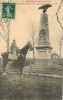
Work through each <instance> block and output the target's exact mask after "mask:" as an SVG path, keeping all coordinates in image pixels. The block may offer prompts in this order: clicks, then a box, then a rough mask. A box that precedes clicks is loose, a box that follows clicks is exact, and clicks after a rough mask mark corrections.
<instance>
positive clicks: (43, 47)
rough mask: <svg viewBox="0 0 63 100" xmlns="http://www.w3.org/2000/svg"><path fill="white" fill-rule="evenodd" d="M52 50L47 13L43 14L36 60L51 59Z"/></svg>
mask: <svg viewBox="0 0 63 100" xmlns="http://www.w3.org/2000/svg"><path fill="white" fill-rule="evenodd" d="M51 50H52V47H51V46H50V41H49V27H48V15H47V14H46V12H43V13H42V14H41V18H40V29H39V37H38V42H37V45H36V59H51Z"/></svg>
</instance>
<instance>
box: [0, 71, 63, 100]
mask: <svg viewBox="0 0 63 100" xmlns="http://www.w3.org/2000/svg"><path fill="white" fill-rule="evenodd" d="M0 100H62V79H61V78H58V77H56V78H55V77H49V76H39V75H38V74H37V75H31V74H30V75H29V74H24V75H23V78H21V77H20V74H19V73H7V75H3V74H2V72H0Z"/></svg>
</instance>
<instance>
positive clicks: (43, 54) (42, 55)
mask: <svg viewBox="0 0 63 100" xmlns="http://www.w3.org/2000/svg"><path fill="white" fill-rule="evenodd" d="M51 50H52V47H51V46H50V44H48V43H44V44H42V45H40V44H38V45H37V46H36V59H51Z"/></svg>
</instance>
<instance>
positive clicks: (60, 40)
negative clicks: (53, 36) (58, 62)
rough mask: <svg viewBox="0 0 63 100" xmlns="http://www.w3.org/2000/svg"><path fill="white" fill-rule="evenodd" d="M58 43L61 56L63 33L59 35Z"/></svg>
mask: <svg viewBox="0 0 63 100" xmlns="http://www.w3.org/2000/svg"><path fill="white" fill-rule="evenodd" d="M57 41H58V44H59V55H60V58H61V51H62V46H63V34H62V35H59V38H58V39H57Z"/></svg>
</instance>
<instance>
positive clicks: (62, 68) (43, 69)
mask: <svg viewBox="0 0 63 100" xmlns="http://www.w3.org/2000/svg"><path fill="white" fill-rule="evenodd" d="M34 62H35V63H32V60H30V62H29V66H28V67H25V68H24V70H27V72H33V73H45V74H46V73H48V74H49V73H50V74H51V73H53V74H62V73H63V59H35V61H34Z"/></svg>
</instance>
